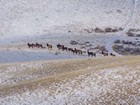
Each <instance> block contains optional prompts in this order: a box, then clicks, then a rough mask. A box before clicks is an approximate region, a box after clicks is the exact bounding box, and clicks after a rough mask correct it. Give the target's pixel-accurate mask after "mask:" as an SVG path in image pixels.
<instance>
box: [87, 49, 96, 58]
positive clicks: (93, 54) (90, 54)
mask: <svg viewBox="0 0 140 105" xmlns="http://www.w3.org/2000/svg"><path fill="white" fill-rule="evenodd" d="M87 53H88V56H92V57H93V56H94V57H96V53H93V52H90V51H89V50H87Z"/></svg>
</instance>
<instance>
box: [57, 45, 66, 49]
mask: <svg viewBox="0 0 140 105" xmlns="http://www.w3.org/2000/svg"><path fill="white" fill-rule="evenodd" d="M56 46H57V48H58V50H60V49H62V48H63V47H64V45H61V44H57V45H56Z"/></svg>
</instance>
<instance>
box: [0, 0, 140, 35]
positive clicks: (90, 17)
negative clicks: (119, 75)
mask: <svg viewBox="0 0 140 105" xmlns="http://www.w3.org/2000/svg"><path fill="white" fill-rule="evenodd" d="M139 3H140V1H139V0H12V1H11V0H1V1H0V35H1V36H8V37H9V36H11V37H13V36H14V35H16V36H32V35H33V36H34V35H44V34H48V33H49V32H53V33H58V32H67V31H69V30H72V31H73V32H81V31H83V30H84V29H85V28H89V29H90V28H96V27H99V28H105V27H118V28H120V27H122V28H125V27H126V25H127V24H128V23H129V22H130V21H131V19H132V18H133V15H134V12H135V14H137V16H138V17H137V16H136V15H135V16H134V19H135V22H133V25H134V24H136V25H135V26H134V27H139V26H140V21H139V19H140V15H138V13H139V10H140V6H139Z"/></svg>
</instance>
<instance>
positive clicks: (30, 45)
mask: <svg viewBox="0 0 140 105" xmlns="http://www.w3.org/2000/svg"><path fill="white" fill-rule="evenodd" d="M27 45H28V47H29V48H42V49H45V48H46V47H47V48H48V49H50V50H51V49H52V48H53V46H52V45H51V44H48V43H47V44H46V47H45V46H43V45H42V44H39V43H35V44H34V43H31V44H30V43H27ZM56 47H57V48H58V50H62V51H67V52H71V53H73V54H78V55H82V54H83V53H85V51H82V50H80V49H77V48H69V47H66V46H64V45H61V44H57V45H56ZM87 54H88V56H91V57H93V56H94V57H96V53H94V52H91V51H89V50H87ZM100 54H102V55H103V56H109V55H111V56H116V55H115V54H113V53H110V54H109V53H108V52H107V51H106V52H105V51H101V52H100Z"/></svg>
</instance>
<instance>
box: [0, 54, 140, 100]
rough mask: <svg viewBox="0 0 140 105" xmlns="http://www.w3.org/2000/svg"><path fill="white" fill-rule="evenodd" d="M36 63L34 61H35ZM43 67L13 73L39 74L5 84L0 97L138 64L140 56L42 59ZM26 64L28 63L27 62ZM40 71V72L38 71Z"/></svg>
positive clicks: (24, 74)
mask: <svg viewBox="0 0 140 105" xmlns="http://www.w3.org/2000/svg"><path fill="white" fill-rule="evenodd" d="M35 63H36V62H35ZM38 63H41V64H43V68H41V69H40V68H29V69H26V70H25V71H24V72H23V71H22V72H15V73H13V76H14V77H17V78H20V77H21V76H25V77H26V76H29V75H35V74H36V75H39V76H38V78H33V79H30V80H23V81H20V82H19V83H18V84H17V85H10V86H9V85H7V86H2V87H0V97H4V96H7V95H10V94H15V93H20V94H22V93H23V92H24V91H26V90H29V91H33V90H34V89H36V88H38V87H40V86H43V87H47V86H49V85H50V84H52V83H56V82H60V81H62V80H65V79H68V78H69V79H73V78H74V77H77V76H79V75H82V74H88V73H91V72H95V71H97V70H102V69H107V68H115V67H120V66H126V65H127V66H134V65H139V64H140V56H130V57H129V56H125V57H104V58H93V59H71V60H56V61H42V62H38ZM20 64H22V63H19V64H6V65H3V66H6V67H7V66H13V65H14V66H15V65H20ZM27 64H28V63H27ZM40 72H41V73H40Z"/></svg>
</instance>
